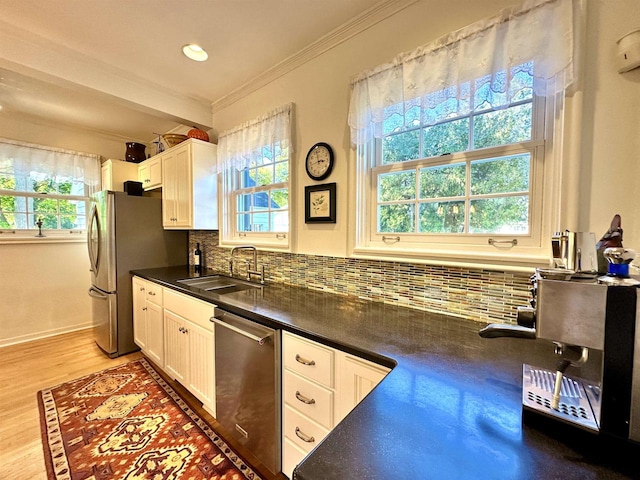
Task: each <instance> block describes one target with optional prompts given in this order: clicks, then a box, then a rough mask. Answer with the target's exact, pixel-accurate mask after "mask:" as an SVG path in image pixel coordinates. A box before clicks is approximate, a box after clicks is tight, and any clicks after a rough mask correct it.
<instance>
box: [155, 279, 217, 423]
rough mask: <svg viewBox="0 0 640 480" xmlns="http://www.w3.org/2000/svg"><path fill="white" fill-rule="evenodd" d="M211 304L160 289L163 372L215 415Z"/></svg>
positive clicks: (212, 307)
mask: <svg viewBox="0 0 640 480" xmlns="http://www.w3.org/2000/svg"><path fill="white" fill-rule="evenodd" d="M214 309H215V305H212V304H210V303H207V302H203V301H201V300H198V299H195V298H192V297H189V296H188V295H183V294H180V293H177V292H175V291H173V290H170V289H166V288H165V289H164V332H165V371H166V372H167V373H168V374H169V375H170V376H171V377H173V378H174V379H175V380H177V381H178V382H180V383H181V384H182V385H184V386H185V387H187V389H188V390H189V391H190V392H191V393H193V395H195V396H196V397H197V398H198V399H199V400H200V401H202V404H203V406H204V407H205V408H206V409H207V410H209V411H210V413H211V414H212V415H213V416H214V417H215V369H214V362H215V357H214V333H213V332H214V328H213V323H212V322H211V321H210V320H209V319H210V318H211V317H213V314H214Z"/></svg>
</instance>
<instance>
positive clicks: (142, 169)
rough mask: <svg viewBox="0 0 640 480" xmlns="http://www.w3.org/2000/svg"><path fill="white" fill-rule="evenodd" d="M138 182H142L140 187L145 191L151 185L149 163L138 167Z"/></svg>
mask: <svg viewBox="0 0 640 480" xmlns="http://www.w3.org/2000/svg"><path fill="white" fill-rule="evenodd" d="M138 181H139V182H142V187H143V188H144V189H145V190H147V188H148V187H149V185H150V184H151V169H150V167H149V163H147V162H143V163H141V164H139V165H138Z"/></svg>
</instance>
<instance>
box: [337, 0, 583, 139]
mask: <svg viewBox="0 0 640 480" xmlns="http://www.w3.org/2000/svg"><path fill="white" fill-rule="evenodd" d="M584 11H585V5H584V0H528V1H525V2H524V3H523V4H521V5H520V6H518V7H512V8H507V9H504V10H502V11H501V12H500V13H499V14H498V15H496V16H493V17H490V18H487V19H484V20H481V21H479V22H476V23H474V24H471V25H469V26H467V27H465V28H463V29H461V30H458V31H456V32H452V33H450V34H448V35H445V36H443V37H441V38H439V39H437V40H435V41H433V42H431V43H429V44H427V45H424V46H422V47H420V48H418V49H416V50H414V51H412V52H407V53H403V54H400V55H398V56H397V57H396V58H395V59H394V60H393V61H392V62H391V63H388V64H384V65H380V66H378V67H376V68H374V69H372V70H369V71H365V72H362V73H361V74H359V75H357V76H356V77H354V78H353V79H352V82H351V87H352V93H351V105H350V109H349V126H350V128H351V143H352V144H353V145H354V146H357V145H364V144H366V143H368V142H370V141H371V140H372V139H373V138H382V136H383V124H384V122H385V120H386V119H388V118H389V117H391V116H392V115H397V114H398V113H400V115H402V116H404V117H405V118H409V119H410V118H411V115H405V113H406V112H407V111H408V110H410V109H412V108H414V109H415V107H416V106H419V107H420V112H421V113H420V115H422V119H421V123H422V124H423V125H432V124H435V123H437V122H439V121H442V120H443V119H446V118H452V117H456V116H459V115H465V114H468V113H469V111H472V110H473V109H477V108H482V109H485V108H487V106H489V107H490V108H506V107H508V106H509V105H510V103H511V102H512V101H513V102H515V101H518V94H517V90H518V88H519V86H518V85H517V80H515V81H514V80H513V79H517V77H518V75H517V73H518V72H517V69H525V70H527V73H531V74H532V75H533V78H534V93H535V94H536V95H538V96H546V97H552V96H555V95H556V94H559V93H564V92H565V91H566V90H567V89H568V88H569V87H570V86H571V85H572V84H574V83H575V82H576V79H577V78H578V75H577V68H578V61H577V60H578V58H579V55H578V52H577V48H578V45H579V44H580V42H579V41H577V40H578V38H577V37H578V35H579V33H580V32H579V30H580V25H581V24H582V21H583V16H584ZM398 110H400V112H399V111H398Z"/></svg>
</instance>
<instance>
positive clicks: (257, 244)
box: [220, 238, 291, 253]
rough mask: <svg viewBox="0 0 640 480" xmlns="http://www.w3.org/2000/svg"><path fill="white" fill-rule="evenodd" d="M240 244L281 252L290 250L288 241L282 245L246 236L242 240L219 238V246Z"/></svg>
mask: <svg viewBox="0 0 640 480" xmlns="http://www.w3.org/2000/svg"><path fill="white" fill-rule="evenodd" d="M240 245H253V246H254V247H256V248H257V249H258V250H266V251H273V252H283V253H290V252H291V247H290V246H289V244H288V243H287V244H286V245H282V244H277V243H273V242H268V241H260V240H258V239H255V238H253V239H251V238H247V239H242V240H226V241H223V240H220V246H221V247H223V248H233V247H237V246H240Z"/></svg>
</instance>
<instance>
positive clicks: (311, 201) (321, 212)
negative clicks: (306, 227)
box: [304, 183, 336, 223]
mask: <svg viewBox="0 0 640 480" xmlns="http://www.w3.org/2000/svg"><path fill="white" fill-rule="evenodd" d="M304 221H305V223H336V184H335V183H325V184H324V185H310V186H308V187H304Z"/></svg>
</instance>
